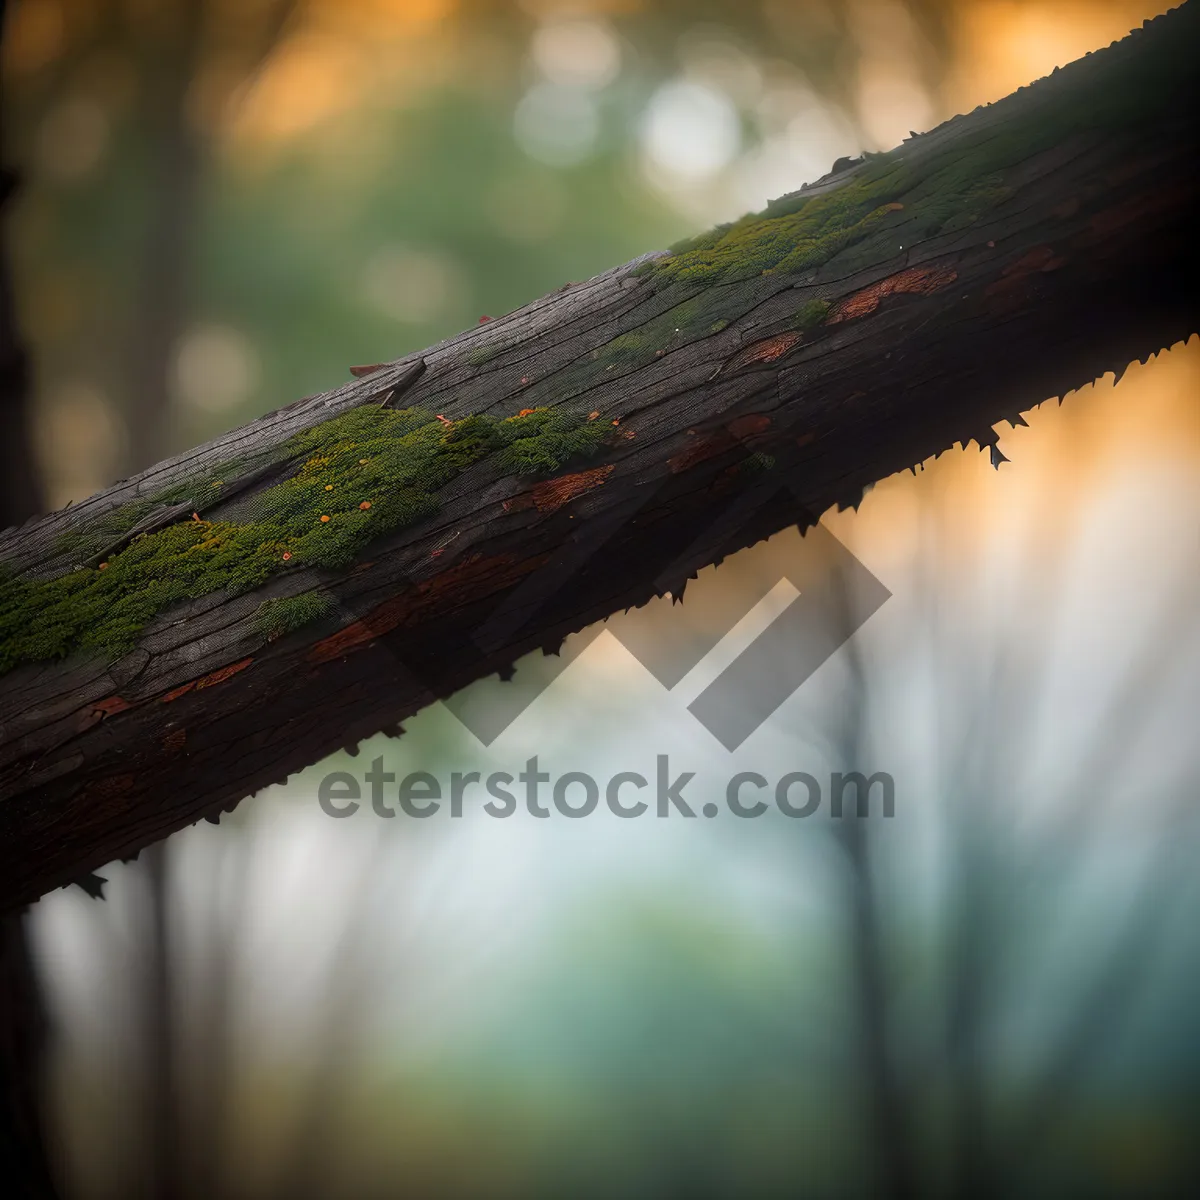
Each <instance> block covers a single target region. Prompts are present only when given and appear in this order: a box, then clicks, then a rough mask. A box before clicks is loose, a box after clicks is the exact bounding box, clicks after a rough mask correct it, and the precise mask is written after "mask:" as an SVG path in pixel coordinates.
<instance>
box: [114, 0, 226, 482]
mask: <svg viewBox="0 0 1200 1200" xmlns="http://www.w3.org/2000/svg"><path fill="white" fill-rule="evenodd" d="M205 7H206V5H205V0H182V2H181V3H179V4H176V5H174V6H172V9H170V10H168V11H170V13H171V17H172V19H173V25H174V26H175V27H174V28H173V29H172V31H171V35H170V36H169V38H168V39H167V40H166V43H165V45H164V46H163V49H162V52H161V53H160V54H159V55H158V56H157V57H155V58H153V59H152V60H151V61H150V64H149V74H148V78H147V81H146V83H147V100H146V103H145V105H144V111H145V114H146V120H147V121H148V123H149V125H150V138H149V151H148V158H149V163H150V168H151V175H150V177H149V180H148V184H149V186H148V188H147V193H148V196H149V205H150V208H149V221H148V224H147V227H146V241H145V246H144V250H143V255H144V257H143V261H142V270H141V279H140V281H139V283H140V292H141V303H140V305H139V306H138V309H137V310H136V312H135V321H134V334H133V342H132V345H131V346H130V352H129V376H130V384H131V386H130V402H129V403H130V406H129V410H128V413H127V426H128V430H129V437H128V444H129V453H128V459H129V463H128V464H127V470H128V469H133V470H141V469H142V468H144V467H146V466H148V465H149V464H150V463H153V462H156V461H157V460H158V459H159V458H161V457H162V456H163V455H164V454H165V453H167V448H168V447H167V433H166V425H167V419H168V412H169V404H170V374H171V359H172V355H173V353H174V350H175V346H176V343H177V341H178V339H179V335H180V333H181V331H182V329H183V327H184V325H185V323H186V320H187V316H188V310H189V292H190V283H191V263H192V259H193V256H194V254H195V249H196V240H197V232H198V229H197V227H198V218H199V212H200V189H201V184H202V179H203V171H204V166H203V159H204V156H205V154H206V152H207V150H206V147H205V146H204V144H203V142H202V139H201V137H200V135H199V132H198V131H197V128H196V125H195V122H194V120H193V118H192V116H191V114H189V112H188V95H189V92H190V91H191V88H192V84H193V82H194V80H195V78H196V68H197V66H198V64H199V61H200V56H201V53H202V37H203V33H204V12H205Z"/></svg>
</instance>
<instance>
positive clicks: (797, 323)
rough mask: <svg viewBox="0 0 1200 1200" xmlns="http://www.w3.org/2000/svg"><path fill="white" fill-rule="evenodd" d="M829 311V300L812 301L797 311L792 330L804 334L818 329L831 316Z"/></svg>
mask: <svg viewBox="0 0 1200 1200" xmlns="http://www.w3.org/2000/svg"><path fill="white" fill-rule="evenodd" d="M829 309H830V304H829V301H828V300H810V301H809V302H808V303H807V304H805V305H803V306H801V307H800V308H799V309H797V311H796V315H795V317H794V318H793V319H792V328H793V329H799V330H801V331H803V332H807V331H808V330H810V329H816V327H817V326H818V325H820V324H821V322H822V321H823V320H825V318H826V317H827V316H828V315H829Z"/></svg>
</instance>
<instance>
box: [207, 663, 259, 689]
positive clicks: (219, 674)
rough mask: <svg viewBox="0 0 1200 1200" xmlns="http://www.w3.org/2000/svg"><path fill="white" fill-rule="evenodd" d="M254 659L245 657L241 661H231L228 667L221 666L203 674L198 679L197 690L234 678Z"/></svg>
mask: <svg viewBox="0 0 1200 1200" xmlns="http://www.w3.org/2000/svg"><path fill="white" fill-rule="evenodd" d="M253 661H254V659H253V658H243V659H242V660H241V661H239V662H235V663H230V664H229V666H227V667H221V668H220V670H217V671H213V672H212V673H211V674H208V675H204V676H202V677H201V678H200V679H197V680H196V691H200V690H201V689H202V688H207V687H213V686H214V685H215V684H218V683H224V682H225V680H227V679H232V678H233V677H234V676H235V675H236V674H237V673H238V672H239V671H244V670H245V669H246V668H247V667H248V666H249V665H250V664H251V663H252V662H253Z"/></svg>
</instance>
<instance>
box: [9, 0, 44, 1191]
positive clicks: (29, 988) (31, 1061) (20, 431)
mask: <svg viewBox="0 0 1200 1200" xmlns="http://www.w3.org/2000/svg"><path fill="white" fill-rule="evenodd" d="M5 16H6V3H5V0H0V40H2V34H3V30H4V20H5ZM3 111H4V110H3V107H2V106H0V119H2V117H3ZM16 187H17V176H16V173H15V172H14V171H12V170H11V169H10V168H9V167H8V165H7V163H6V162H5V161H4V157H3V152H2V151H0V523H3V524H6V525H16V524H19V523H20V522H22V521H26V520H28V519H29V518H30V517H32V516H34V515H35V514H36V513H38V512H40V511H41V508H42V496H41V491H40V488H39V487H38V480H37V468H36V464H35V462H34V455H33V447H32V444H31V439H30V437H29V357H28V354H27V352H26V350H25V347H24V345H23V344H22V342H21V338H20V333H19V331H18V328H17V317H16V312H15V309H14V303H13V294H12V281H11V278H10V275H9V270H8V253H7V239H6V233H7V221H6V220H5V217H6V215H7V208H8V203H9V201H10V200H11V199H12V196H13V194H14V192H15V190H16ZM46 1033H47V1030H46V1015H45V1008H44V1004H43V1001H42V995H41V990H40V988H39V986H38V980H37V975H36V972H35V970H34V965H33V959H32V955H31V953H30V944H29V937H28V933H27V930H26V918H25V916H24V914H23V913H20V912H8V913H4V914H3V915H2V916H0V1182H2V1183H3V1185H4V1187H5V1189H6V1190H7V1191H8V1192H9V1193H10V1194H16V1195H19V1196H22V1197H30V1198H33V1200H52V1198H53V1197H54V1196H55V1195H56V1194H57V1191H56V1188H55V1185H54V1182H53V1180H52V1177H51V1173H50V1168H49V1163H48V1160H47V1155H46V1140H45V1135H44V1132H43V1119H42V1097H41V1090H42V1083H43V1078H42V1077H43V1068H44V1059H45V1048H46Z"/></svg>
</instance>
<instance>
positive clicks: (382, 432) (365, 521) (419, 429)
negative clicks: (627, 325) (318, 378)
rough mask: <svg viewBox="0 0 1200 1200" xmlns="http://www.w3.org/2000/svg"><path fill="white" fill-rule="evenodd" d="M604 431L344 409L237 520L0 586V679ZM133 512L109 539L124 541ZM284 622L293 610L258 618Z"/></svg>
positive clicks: (125, 639) (556, 460)
mask: <svg viewBox="0 0 1200 1200" xmlns="http://www.w3.org/2000/svg"><path fill="white" fill-rule="evenodd" d="M607 432H608V429H607V423H606V422H603V421H599V420H597V421H591V422H589V421H587V420H585V419H582V418H580V417H578V416H574V415H572V414H570V413H567V412H564V411H563V410H561V409H535V410H532V411H529V412H526V413H525V414H524V415H521V416H516V417H509V418H507V419H496V418H493V417H487V416H474V417H467V418H464V419H462V420H459V421H455V422H453V423H447V422H444V421H441V420H438V419H436V418H434V417H433V416H431V414H429V413H427V412H423V411H421V410H419V409H404V410H399V411H392V410H388V409H380V408H378V407H376V406H374V405H368V406H364V407H361V408H357V409H353V410H351V411H350V412H348V413H344V414H342V415H341V416H339V417H334V418H332V419H330V420H328V421H324V422H322V423H321V424H320V425H316V426H314V427H312V428H311V429H307V430H304V431H302V432H300V433H298V434H296V435H294V436H293V437H292V438H290V439H289V440H288V441H287V442H286V443H284V445H283V446H282V447H281V448H280V453H281V456H282V457H285V458H291V459H295V460H296V462H297V463H298V464H299V465H298V467H297V469H296V471H295V474H294V475H292V476H291V477H290V478H288V479H285V480H283V481H282V482H280V483H277V484H275V485H274V486H272V487H269V488H266V489H264V490H263V491H262V492H261V493H259V494H258V495H256V496H254V497H253V498H252V499H249V500H247V501H246V502H245V503H244V504H242V505H241V506H240V511H239V513H238V519H237V520H233V519H229V520H219V521H206V520H191V521H183V522H180V523H178V524H175V525H171V526H168V527H167V528H165V529H162V530H159V531H158V532H156V533H151V534H143V535H141V536H139V537H136V538H134V540H133V541H132V542H131V543H130V544H129V546H128V547H127V548H126V549H124V550H122V551H121V552H120V553H118V554H114V555H113V556H112V558H111V560H110V561H109V562H107V563H106V564H104V566H103V568H80V569H77V570H74V571H71V572H70V573H68V574H65V575H62V576H59V577H57V578H54V579H49V580H29V579H10V580H8V581H7V582H4V583H0V672H3V671H7V670H10V669H11V668H12V667H14V666H16V665H18V664H19V663H23V662H38V661H44V660H47V659H54V658H61V657H64V656H65V655H67V654H70V653H72V652H73V651H76V650H82V649H87V648H89V647H94V648H101V649H103V650H105V651H107V652H109V653H112V654H119V653H122V652H124V651H127V650H129V649H130V648H132V646H133V645H134V644H136V641H137V638H138V636H139V635H140V633H141V631H142V630H143V629H144V628H145V626H146V625H147V623H148V622H149V621H150V620H151V619H152V618H154V617H155V616H157V615H158V614H159V613H162V612H163V611H165V610H166V609H167V608H169V607H170V606H171V605H173V604H177V603H179V602H181V601H184V600H189V599H196V598H199V597H201V596H206V595H209V594H211V593H213V592H217V591H224V592H226V593H227V594H229V595H238V594H241V593H245V592H249V591H253V590H254V589H255V588H257V587H259V586H261V585H262V584H263V583H264V582H266V580H267V579H269V578H270V577H271V576H272V575H275V574H277V573H279V572H280V571H283V570H286V569H288V568H289V567H291V566H301V565H307V566H314V567H325V568H335V569H336V568H343V567H346V566H348V565H349V564H350V563H351V562H353V561H354V559H355V557H356V555H357V554H358V552H359V551H360V550H361V549H362V548H363V547H364V546H366V544H367V543H368V542H369V541H371V540H372V539H374V538H377V537H379V536H380V535H382V534H384V533H388V532H390V531H392V530H394V529H397V528H399V527H401V526H404V525H408V524H411V523H413V522H414V521H417V520H419V519H421V518H422V517H425V516H428V515H430V514H431V513H433V512H435V511H436V510H437V508H438V504H439V501H438V495H437V493H438V492H439V490H440V489H441V488H443V487H444V486H445V485H446V484H448V483H449V482H450V481H451V480H453V479H454V478H456V477H457V476H458V475H459V474H461V472H463V471H464V470H466V469H467V468H468V467H470V466H472V465H473V464H475V463H477V462H480V461H481V460H483V459H484V458H488V457H491V458H492V459H493V461H495V462H496V463H497V465H498V466H499V468H500V469H501V470H502V471H509V472H513V473H517V474H539V473H543V472H550V471H557V470H558V469H559V468H560V467H562V466H563V465H564V464H565V463H566V462H567V461H568V460H569V459H570V458H572V457H574V456H576V455H584V454H590V453H594V452H595V451H596V450H597V449H598V448H599V446H600V445H601V443H602V441H603V440H604V437H605V436H606V434H607ZM222 482H224V481H222ZM190 486H191V484H187V485H178V487H179V488H185V487H190ZM176 490H178V489H172V492H174V491H176ZM164 495H165V493H164ZM164 502H170V501H169V500H167V501H164ZM143 507H144V505H142V504H140V503H139V505H138V506H137V508H138V511H139V512H141V509H142V508H143ZM131 515H132V514H131V513H130V512H124V513H122V514H121V515H120V518H119V520H116V521H112V522H110V526H111V528H110V529H108V530H107V532H108V533H112V532H113V531H114V530H115V532H116V535H117V536H120V533H121V532H122V530H121V529H118V528H117V526H118V525H120V524H122V523H123V522H125V521H128V522H129V524H126V525H124V530H126V531H127V530H128V528H130V526H131V525H132V524H134V523H136V522H135V521H132V520H130V517H131ZM141 515H142V516H144V515H145V513H144V512H143V513H141ZM139 519H140V518H139ZM95 532H96V531H94V530H93V534H95ZM306 603H308V604H311V603H312V601H306ZM293 607H294V606H293ZM281 611H282V613H283V616H284V617H286V616H287V614H288V612H289V611H291V610H290V609H285V610H279V609H268V610H267V613H266V615H265V617H264V620H279V619H282V618H281V617H280V616H279V614H280V612H281ZM272 613H274V614H275V616H274V617H273V616H272ZM293 615H294V614H293Z"/></svg>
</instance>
